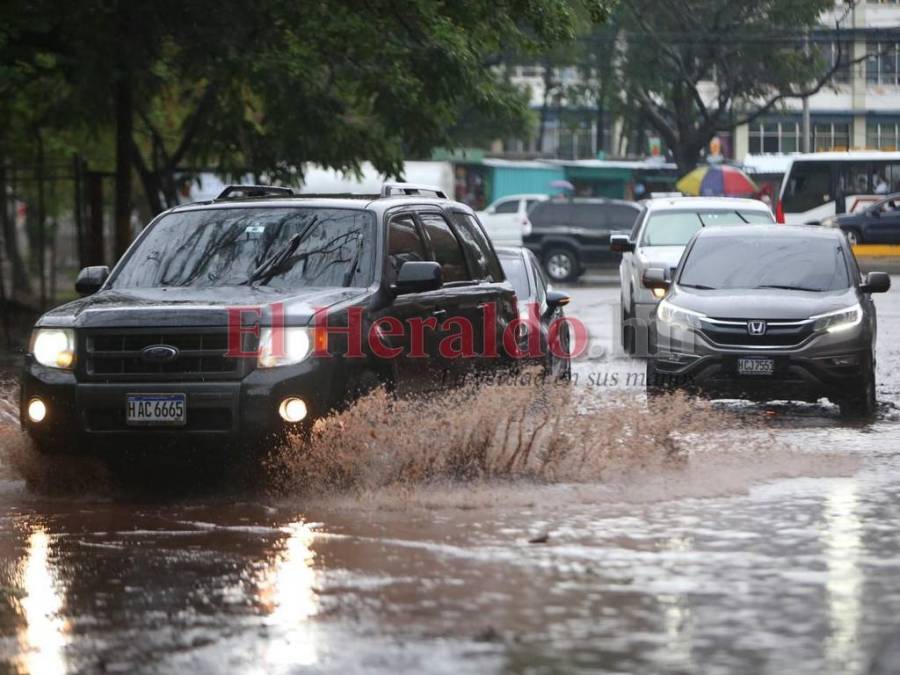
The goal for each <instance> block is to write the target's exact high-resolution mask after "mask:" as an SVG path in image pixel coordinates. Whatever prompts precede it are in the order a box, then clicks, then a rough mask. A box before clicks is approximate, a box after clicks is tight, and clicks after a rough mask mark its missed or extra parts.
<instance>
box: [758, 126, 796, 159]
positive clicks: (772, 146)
mask: <svg viewBox="0 0 900 675" xmlns="http://www.w3.org/2000/svg"><path fill="white" fill-rule="evenodd" d="M799 149H800V124H799V123H798V122H768V121H765V120H763V121H756V122H753V123H751V124H750V153H751V154H754V155H758V154H760V153H762V152H797V151H798V150H799Z"/></svg>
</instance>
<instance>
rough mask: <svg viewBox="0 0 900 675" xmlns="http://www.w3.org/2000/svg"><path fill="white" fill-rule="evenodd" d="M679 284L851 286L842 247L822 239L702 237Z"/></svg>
mask: <svg viewBox="0 0 900 675" xmlns="http://www.w3.org/2000/svg"><path fill="white" fill-rule="evenodd" d="M678 283H679V284H680V285H682V286H687V287H688V288H691V287H694V288H710V289H738V288H741V289H746V288H782V289H788V290H804V291H836V290H841V289H845V288H849V286H850V276H849V273H848V271H847V262H846V260H845V258H844V252H843V250H842V248H841V245H840V244H839V243H837V242H836V241H833V240H831V239H824V238H818V237H802V236H798V237H786V236H778V237H769V238H760V237H751V236H746V237H745V236H728V237H725V236H715V237H700V238H699V239H698V240H697V241H696V243H695V244H694V246H693V247H692V248H691V251H690V254H689V255H688V258H687V260H685V263H684V269H683V270H682V272H681V276H680V278H679V280H678Z"/></svg>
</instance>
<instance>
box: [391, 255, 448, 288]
mask: <svg viewBox="0 0 900 675" xmlns="http://www.w3.org/2000/svg"><path fill="white" fill-rule="evenodd" d="M443 285H444V281H443V273H442V272H441V266H440V264H439V263H436V262H431V261H423V262H419V261H415V260H410V261H408V262H405V263H403V266H402V267H400V271H399V272H398V273H397V283H395V284H394V285H393V286H392V287H391V290H392V291H393V292H394V294H395V295H403V294H405V293H425V292H427V291H436V290H437V289H439V288H440V287H441V286H443Z"/></svg>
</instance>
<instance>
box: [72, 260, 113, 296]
mask: <svg viewBox="0 0 900 675" xmlns="http://www.w3.org/2000/svg"><path fill="white" fill-rule="evenodd" d="M108 277H109V267H107V266H106V265H95V266H93V267H85V268H84V269H83V270H81V271H80V272H79V273H78V278H77V279H76V280H75V290H76V291H77V292H78V294H79V295H91V294H92V293H96V292H97V291H99V290H100V288H101V286H103V284H104V283H106V279H107V278H108Z"/></svg>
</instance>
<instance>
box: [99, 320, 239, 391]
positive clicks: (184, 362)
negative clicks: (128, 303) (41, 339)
mask: <svg viewBox="0 0 900 675" xmlns="http://www.w3.org/2000/svg"><path fill="white" fill-rule="evenodd" d="M153 345H167V346H169V347H174V348H175V349H177V350H178V355H177V357H176V358H175V359H173V360H171V361H166V362H162V363H160V362H154V361H150V360H147V359H145V358H144V357H143V350H144V349H145V348H146V347H150V346H153ZM84 349H85V356H86V359H85V363H86V365H85V370H86V374H87V375H88V376H89V377H94V378H104V379H123V378H126V377H128V376H139V377H140V376H152V377H153V378H154V379H169V378H172V379H183V378H185V377H188V378H190V379H194V378H199V379H207V378H215V379H221V378H227V377H229V376H233V375H235V374H236V373H238V371H239V370H240V367H241V364H240V361H241V359H238V358H232V357H229V356H226V355H225V353H226V351H227V349H228V334H227V333H226V331H225V330H224V329H222V330H219V331H215V332H213V331H210V330H206V331H202V332H197V331H187V330H185V331H164V332H162V331H159V332H157V331H153V332H150V331H135V332H124V331H103V332H100V331H98V332H91V333H88V334H87V335H86V336H85V344H84Z"/></svg>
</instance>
